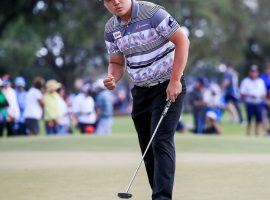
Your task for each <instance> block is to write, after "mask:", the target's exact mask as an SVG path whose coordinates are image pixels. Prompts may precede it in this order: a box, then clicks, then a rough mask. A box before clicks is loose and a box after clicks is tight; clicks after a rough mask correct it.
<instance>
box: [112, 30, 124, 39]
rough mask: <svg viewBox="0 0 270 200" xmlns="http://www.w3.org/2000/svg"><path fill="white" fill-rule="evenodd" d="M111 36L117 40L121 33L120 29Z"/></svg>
mask: <svg viewBox="0 0 270 200" xmlns="http://www.w3.org/2000/svg"><path fill="white" fill-rule="evenodd" d="M113 37H114V39H115V40H117V39H119V38H121V37H122V34H121V32H120V31H117V32H114V33H113Z"/></svg>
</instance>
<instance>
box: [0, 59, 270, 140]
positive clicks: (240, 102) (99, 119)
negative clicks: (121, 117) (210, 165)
mask: <svg viewBox="0 0 270 200" xmlns="http://www.w3.org/2000/svg"><path fill="white" fill-rule="evenodd" d="M264 71H265V73H263V74H260V70H259V68H258V66H256V65H252V66H251V67H250V68H249V71H248V75H247V76H246V77H244V79H243V80H242V81H241V82H240V81H239V74H238V72H237V71H236V70H235V68H234V67H233V66H232V65H231V64H229V63H228V64H227V65H226V67H225V69H224V72H223V75H222V76H223V77H222V79H221V81H220V82H213V81H209V80H208V79H207V78H205V77H199V78H197V79H196V80H195V81H194V82H193V85H192V86H191V87H190V88H189V89H188V95H187V100H188V101H187V102H188V104H189V105H190V106H191V112H192V116H193V125H192V126H188V125H185V124H184V123H183V121H182V120H180V122H179V124H178V127H177V129H178V130H179V131H181V132H183V130H184V129H185V128H187V129H189V130H190V131H191V132H193V133H195V134H221V133H222V126H221V124H222V121H223V120H224V119H223V116H224V112H225V111H227V112H228V113H229V120H230V122H231V123H239V124H240V125H246V133H247V135H251V125H252V121H253V120H254V121H255V131H254V133H255V135H260V134H261V133H265V134H267V135H270V126H269V124H270V63H267V64H265V66H264ZM0 87H1V89H0V137H1V136H3V133H4V130H6V131H5V132H6V134H7V136H16V135H38V134H39V133H40V128H41V127H40V126H44V129H45V132H46V134H48V135H51V134H70V133H72V132H74V131H76V130H79V132H81V133H86V134H99V135H109V134H110V133H111V128H112V124H113V119H112V117H113V115H115V114H127V113H128V114H129V113H130V112H131V102H130V96H129V95H130V94H129V93H128V89H125V87H124V86H123V85H120V86H118V88H117V91H116V92H115V93H112V92H111V91H108V90H106V89H105V87H104V85H103V81H102V79H98V80H96V81H94V82H85V83H82V84H81V86H80V87H78V89H79V90H78V92H77V93H69V94H66V91H65V88H64V87H63V85H62V84H61V83H60V82H58V81H56V80H54V79H51V80H47V81H46V82H45V80H44V79H43V78H41V77H35V78H34V79H33V81H32V85H31V86H30V87H28V89H27V86H26V81H25V79H24V78H23V77H17V78H15V79H14V81H11V79H10V77H9V76H8V75H4V76H2V77H1V78H0ZM241 108H242V109H241ZM243 108H244V109H245V111H246V115H244V114H243V113H242V112H243V110H244V109H243ZM244 116H245V117H244Z"/></svg>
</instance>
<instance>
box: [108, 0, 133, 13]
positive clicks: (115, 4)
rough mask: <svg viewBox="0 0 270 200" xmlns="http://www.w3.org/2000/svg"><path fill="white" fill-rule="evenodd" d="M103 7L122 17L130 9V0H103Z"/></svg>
mask: <svg viewBox="0 0 270 200" xmlns="http://www.w3.org/2000/svg"><path fill="white" fill-rule="evenodd" d="M103 2H104V5H105V7H106V8H107V9H108V10H109V11H110V13H112V14H113V15H116V16H119V17H122V16H125V15H126V14H127V13H128V12H129V11H130V10H131V4H132V3H131V0H103Z"/></svg>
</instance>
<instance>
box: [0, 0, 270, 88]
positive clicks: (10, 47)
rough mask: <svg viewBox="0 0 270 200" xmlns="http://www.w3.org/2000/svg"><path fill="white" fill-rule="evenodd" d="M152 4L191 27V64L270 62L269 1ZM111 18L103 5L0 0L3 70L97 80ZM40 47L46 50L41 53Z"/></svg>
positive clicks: (174, 0)
mask: <svg viewBox="0 0 270 200" xmlns="http://www.w3.org/2000/svg"><path fill="white" fill-rule="evenodd" d="M153 2H155V3H159V4H161V5H163V6H164V7H166V8H167V9H168V10H169V12H170V13H172V15H173V16H175V18H176V19H177V21H179V23H180V24H181V25H182V26H185V27H187V28H188V30H189V32H190V36H189V37H190V40H191V49H190V59H189V66H197V65H198V63H204V64H207V65H211V66H215V65H217V64H218V63H220V62H221V61H224V60H231V61H233V62H234V63H236V64H237V65H243V64H250V63H258V64H261V63H263V62H264V61H266V60H268V59H269V51H270V39H269V37H266V36H267V35H269V32H270V28H269V27H270V26H269V24H270V16H269V11H268V8H269V7H270V3H269V1H267V0H260V1H258V3H259V4H258V8H256V7H255V8H254V7H250V6H248V5H247V3H245V2H246V1H245V0H219V1H216V0H204V1H198V0H181V1H179V0H168V1H162V0H153ZM109 17H110V14H109V13H108V12H107V11H106V9H105V8H104V6H103V4H102V3H101V2H99V1H88V0H70V1H67V0H44V1H34V0H31V1H25V0H12V1H8V0H4V1H1V3H0V72H1V71H8V72H9V73H11V75H13V76H15V75H18V74H22V75H24V76H26V77H32V76H34V75H37V74H42V75H43V76H45V78H50V77H56V78H58V79H60V81H62V82H63V83H64V84H65V85H66V86H68V87H69V88H70V87H72V82H73V80H74V78H76V77H79V76H80V77H81V76H82V77H87V78H90V79H94V78H95V76H97V75H98V74H100V73H102V72H105V71H106V63H107V61H106V59H107V52H106V49H105V44H104V39H103V31H104V25H105V22H106V20H107V19H108V18H109ZM42 48H43V50H44V48H45V50H47V52H45V54H44V52H43V54H42V55H39V53H38V52H39V51H40V49H42ZM55 48H57V49H58V50H57V51H55ZM188 69H189V68H188ZM190 69H191V68H190Z"/></svg>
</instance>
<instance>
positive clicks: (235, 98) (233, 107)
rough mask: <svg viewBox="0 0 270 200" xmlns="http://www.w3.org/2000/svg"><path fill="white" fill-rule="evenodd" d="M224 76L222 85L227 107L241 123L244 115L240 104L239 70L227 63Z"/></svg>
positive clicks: (234, 118)
mask: <svg viewBox="0 0 270 200" xmlns="http://www.w3.org/2000/svg"><path fill="white" fill-rule="evenodd" d="M225 70H226V71H225V73H224V76H223V81H222V84H221V87H222V89H223V91H224V98H225V101H226V104H227V108H228V110H229V111H230V113H231V115H232V120H234V121H235V120H238V121H239V123H240V124H241V123H242V122H243V116H242V112H241V109H240V105H239V98H240V94H239V87H238V76H239V75H238V72H237V71H236V70H235V69H234V68H233V65H232V64H231V63H229V62H228V63H227V64H226V69H225Z"/></svg>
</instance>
